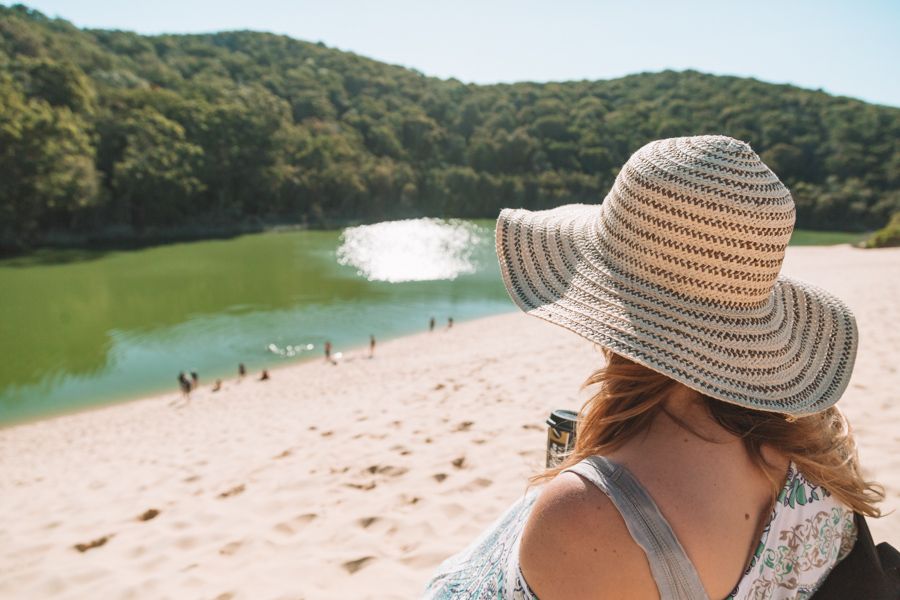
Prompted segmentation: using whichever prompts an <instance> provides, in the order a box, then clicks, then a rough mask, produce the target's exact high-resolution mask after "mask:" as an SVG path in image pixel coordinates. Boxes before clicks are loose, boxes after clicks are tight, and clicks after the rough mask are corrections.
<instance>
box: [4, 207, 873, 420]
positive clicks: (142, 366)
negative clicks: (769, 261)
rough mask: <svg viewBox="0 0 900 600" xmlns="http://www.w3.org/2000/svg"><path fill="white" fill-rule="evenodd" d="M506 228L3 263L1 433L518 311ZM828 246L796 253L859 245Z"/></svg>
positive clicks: (387, 226) (419, 223) (340, 235)
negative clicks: (193, 382)
mask: <svg viewBox="0 0 900 600" xmlns="http://www.w3.org/2000/svg"><path fill="white" fill-rule="evenodd" d="M492 228H493V222H490V221H475V222H471V221H438V220H431V219H419V220H412V221H398V222H394V223H380V224H375V225H370V226H363V227H355V228H350V229H348V230H345V231H343V232H342V231H292V232H285V233H266V234H256V235H246V236H241V237H238V238H233V239H228V240H217V241H203V242H191V243H181V244H172V245H166V246H159V247H154V248H148V249H142V250H130V251H111V252H103V251H89V250H47V251H41V252H37V253H35V254H32V255H28V256H24V257H17V258H13V259H7V260H2V261H0V314H2V315H3V318H2V319H0V357H2V359H0V423H12V422H18V421H23V420H29V419H33V418H37V417H40V416H45V415H48V414H54V413H61V412H67V411H71V410H77V409H79V408H84V407H86V406H90V405H96V404H103V403H109V402H114V401H119V400H123V399H127V398H131V397H136V396H140V395H144V394H149V393H153V392H158V391H162V390H171V391H175V390H176V389H177V383H176V377H177V375H178V373H179V371H186V372H187V371H197V372H198V373H199V374H200V382H201V384H209V383H211V381H212V380H214V379H215V378H218V377H229V376H233V375H236V373H237V365H238V363H240V362H243V363H244V364H245V365H246V366H247V368H248V370H250V371H251V374H254V372H256V371H258V370H259V369H261V368H263V367H271V366H274V365H277V364H283V363H285V362H288V361H296V360H302V359H304V358H310V357H320V356H322V352H323V344H324V342H325V341H326V340H330V341H331V342H332V344H333V345H334V351H335V352H344V351H346V350H347V349H349V348H352V347H356V346H361V345H365V344H366V343H367V342H368V339H369V335H370V334H372V335H375V336H376V338H377V339H379V340H384V339H387V338H391V337H396V336H399V335H403V334H407V333H412V332H416V331H424V330H426V329H427V328H428V322H429V319H430V318H431V317H435V318H436V319H437V327H439V328H441V327H446V323H447V318H448V317H453V318H454V319H455V320H457V321H460V320H465V319H471V318H475V317H480V316H484V315H489V314H496V313H501V312H505V311H510V310H513V309H514V306H513V304H512V302H511V301H510V300H509V298H508V297H507V295H506V292H505V290H504V289H503V285H502V283H501V281H500V274H499V269H498V267H497V261H496V258H495V257H494V249H493V229H492ZM798 233H800V232H798ZM818 236H819V234H816V233H810V232H806V233H804V234H803V235H802V236H801V237H802V240H801V239H799V238H798V241H801V243H817V241H818V243H836V242H837V241H842V242H846V241H853V239H851V238H850V237H849V236H848V237H846V238H841V239H839V240H838V239H835V238H834V236H833V235H832V236H831V237H827V238H826V237H822V238H819V237H818ZM856 237H857V238H858V237H859V236H856ZM819 240H821V241H819ZM826 240H827V241H826Z"/></svg>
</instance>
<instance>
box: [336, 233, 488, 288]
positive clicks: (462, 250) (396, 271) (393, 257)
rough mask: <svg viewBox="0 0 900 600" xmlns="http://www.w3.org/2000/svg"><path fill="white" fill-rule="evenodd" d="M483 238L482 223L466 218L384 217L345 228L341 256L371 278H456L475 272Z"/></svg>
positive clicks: (424, 279) (341, 258)
mask: <svg viewBox="0 0 900 600" xmlns="http://www.w3.org/2000/svg"><path fill="white" fill-rule="evenodd" d="M483 243H485V239H484V237H483V235H482V232H481V230H480V229H479V228H478V226H476V225H474V224H473V223H469V222H466V221H457V220H449V221H445V220H443V219H407V220H403V221H386V222H384V223H375V224H374V225H360V226H358V227H348V228H347V229H345V230H344V232H343V233H342V234H341V239H340V246H339V247H338V249H337V259H338V263H340V264H342V265H347V266H351V267H355V268H356V269H357V272H358V273H359V274H360V275H361V276H363V277H365V278H366V279H368V280H369V281H387V282H391V283H396V282H401V281H434V280H438V279H451V280H452V279H456V277H458V276H459V275H464V274H466V273H474V272H475V270H476V268H477V264H476V261H475V260H474V258H475V251H476V250H477V248H478V246H479V245H481V244H483Z"/></svg>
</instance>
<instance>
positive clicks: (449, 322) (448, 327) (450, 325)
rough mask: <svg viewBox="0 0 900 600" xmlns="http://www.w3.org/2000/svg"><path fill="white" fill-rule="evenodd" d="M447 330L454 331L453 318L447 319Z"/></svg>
mask: <svg viewBox="0 0 900 600" xmlns="http://www.w3.org/2000/svg"><path fill="white" fill-rule="evenodd" d="M447 329H453V317H447Z"/></svg>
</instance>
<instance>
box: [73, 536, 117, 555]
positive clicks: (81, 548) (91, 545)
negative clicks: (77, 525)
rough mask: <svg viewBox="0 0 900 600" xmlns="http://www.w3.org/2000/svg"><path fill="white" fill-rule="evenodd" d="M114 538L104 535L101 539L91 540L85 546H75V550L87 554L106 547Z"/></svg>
mask: <svg viewBox="0 0 900 600" xmlns="http://www.w3.org/2000/svg"><path fill="white" fill-rule="evenodd" d="M112 536H113V534H109V535H104V536H103V537H99V538H97V539H96V540H91V541H90V542H87V543H84V544H75V546H74V548H75V549H76V550H78V551H79V552H82V553H84V552H87V551H88V550H93V549H94V548H99V547H100V546H102V545H104V544H105V543H106V542H108V541H109V539H110V538H111V537H112Z"/></svg>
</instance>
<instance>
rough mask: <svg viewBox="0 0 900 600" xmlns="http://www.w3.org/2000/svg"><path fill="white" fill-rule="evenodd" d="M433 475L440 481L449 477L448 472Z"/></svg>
mask: <svg viewBox="0 0 900 600" xmlns="http://www.w3.org/2000/svg"><path fill="white" fill-rule="evenodd" d="M432 477H434V479H435V481H437V482H438V483H441V482H442V481H444V480H445V479H447V474H446V473H435V474H434V475H432Z"/></svg>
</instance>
